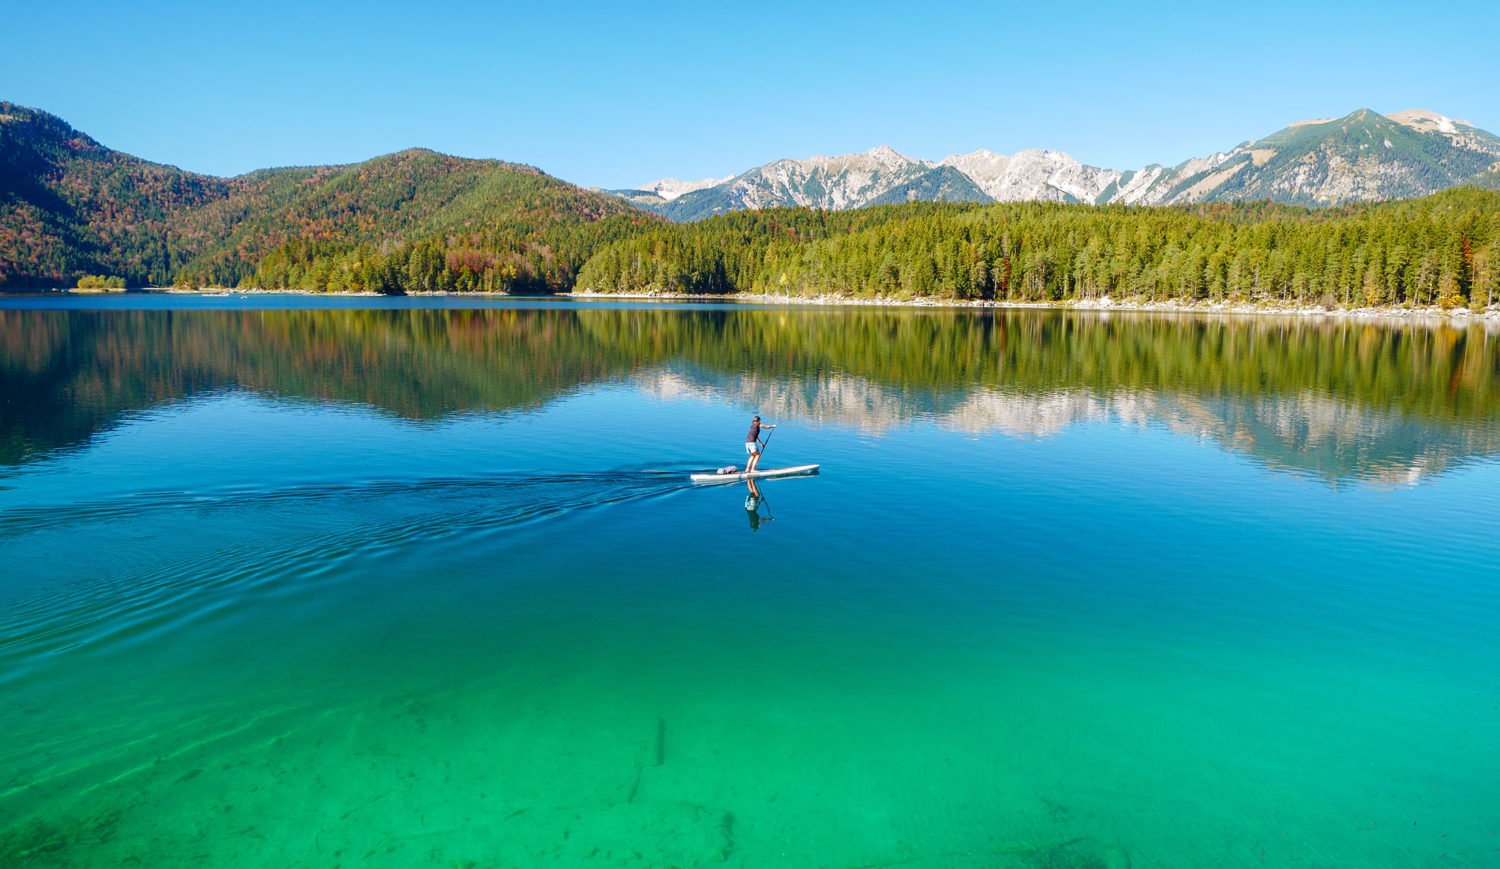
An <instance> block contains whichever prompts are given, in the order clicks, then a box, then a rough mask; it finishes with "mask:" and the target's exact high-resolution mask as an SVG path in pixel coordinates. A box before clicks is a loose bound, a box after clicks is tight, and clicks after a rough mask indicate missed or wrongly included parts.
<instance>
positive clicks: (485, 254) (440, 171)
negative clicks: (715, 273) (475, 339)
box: [0, 103, 659, 292]
mask: <svg viewBox="0 0 1500 869" xmlns="http://www.w3.org/2000/svg"><path fill="white" fill-rule="evenodd" d="M658 221H659V219H658V218H655V217H653V216H651V215H648V214H646V213H644V212H642V211H640V210H638V209H636V208H634V207H632V206H630V205H629V204H627V203H625V202H622V201H620V200H619V199H617V198H615V197H611V196H606V195H602V194H598V193H593V192H590V191H586V190H582V189H580V188H578V187H575V186H573V185H571V184H567V183H565V182H563V181H559V180H557V179H555V178H552V177H551V176H548V175H546V174H545V173H543V172H541V171H539V170H537V169H534V168H532V167H530V166H522V165H519V164H515V163H504V162H500V161H496V160H469V159H462V158H458V157H449V156H445V155H442V154H437V153H434V152H431V151H425V150H410V151H402V152H400V153H397V154H391V155H387V156H384V157H377V158H375V159H373V160H368V161H365V162H363V163H358V164H354V165H350V166H322V167H305V168H289V169H269V170H261V171H257V172H252V173H249V174H247V175H241V176H238V177H235V178H216V177H213V176H208V175H200V174H197V173H192V172H186V171H183V170H181V169H177V168H175V167H171V166H163V165H160V164H156V163H150V162H147V161H144V160H140V159H138V158H135V157H132V156H130V155H127V154H122V153H120V152H118V151H113V150H110V149H108V148H106V147H104V146H102V145H100V144H99V143H98V142H96V141H94V140H93V139H91V138H89V137H88V136H86V135H84V134H82V133H79V132H78V131H76V130H74V129H73V128H72V127H70V126H69V125H68V124H66V123H65V122H63V121H62V120H60V119H58V118H56V117H54V116H52V115H49V114H47V113H45V112H40V111H37V110H34V109H28V108H24V107H21V106H16V105H14V104H11V103H0V286H17V287H19V286H33V287H35V286H62V285H71V284H72V283H73V282H74V281H76V280H77V279H78V278H79V277H80V276H83V275H96V274H97V275H109V276H118V277H123V278H124V279H125V280H126V282H127V283H129V284H131V285H132V286H140V285H163V284H167V283H172V282H177V283H183V284H188V285H194V286H199V285H212V286H237V285H247V286H260V287H273V288H283V287H295V288H306V289H368V290H381V291H387V292H392V291H404V290H412V289H426V290H441V289H452V290H465V289H469V290H472V289H496V290H521V291H526V290H547V289H557V288H560V287H562V286H564V285H567V284H569V283H570V282H571V279H572V275H573V274H574V273H575V272H576V271H577V269H578V267H579V266H581V265H582V263H583V262H584V260H585V259H587V257H588V255H589V254H590V253H591V252H592V251H593V250H594V249H595V248H596V247H597V246H598V245H599V244H601V243H603V242H605V241H608V240H612V239H615V238H618V237H621V236H622V235H623V234H625V233H627V232H629V231H630V230H631V228H632V227H634V226H636V225H639V224H644V223H654V222H658Z"/></svg>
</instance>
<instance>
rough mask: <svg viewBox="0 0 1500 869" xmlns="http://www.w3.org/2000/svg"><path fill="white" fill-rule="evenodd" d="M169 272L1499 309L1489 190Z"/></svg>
mask: <svg viewBox="0 0 1500 869" xmlns="http://www.w3.org/2000/svg"><path fill="white" fill-rule="evenodd" d="M176 283H177V284H178V285H179V286H181V287H189V288H197V287H205V286H217V287H238V288H255V289H262V290H303V291H314V292H375V293H395V294H399V293H421V292H498V293H558V292H574V291H577V292H586V293H603V294H610V293H619V294H654V295H687V296H709V297H715V296H731V295H746V294H749V295H767V296H776V297H783V298H828V297H836V298H842V299H855V300H858V299H877V298H879V299H883V300H947V301H954V302H981V303H982V302H993V303H1018V304H1033V303H1034V304H1048V303H1077V304H1083V305H1085V306H1087V305H1090V304H1099V303H1101V302H1103V303H1105V304H1108V303H1110V302H1104V300H1111V302H1122V301H1124V302H1130V303H1134V304H1137V305H1152V304H1185V305H1205V304H1206V305H1221V306H1222V305H1270V306H1297V305H1302V306H1318V307H1321V308H1326V309H1355V308H1370V307H1375V308H1401V307H1407V308H1446V309H1452V308H1467V309H1471V310H1484V309H1487V308H1490V307H1491V306H1494V305H1496V304H1497V303H1500V192H1493V191H1484V190H1478V189H1456V190H1449V191H1445V192H1442V193H1438V194H1434V195H1432V196H1428V197H1425V198H1422V199H1413V200H1404V201H1397V202H1386V203H1378V204H1362V205H1351V206H1344V207H1337V208H1327V209H1308V208H1301V207H1295V206H1285V205H1277V204H1273V203H1266V202H1253V203H1212V204H1201V205H1196V206H1176V207H1144V206H1090V205H1073V204H1061V203H1038V202H1025V203H1005V204H991V205H973V204H960V203H906V204H901V205H888V206H880V207H873V208H865V209H859V210H853V211H825V210H819V209H807V208H778V209H768V210H763V211H742V212H734V213H730V214H726V215H721V216H718V217H713V218H709V219H707V220H704V221H701V222H697V223H688V224H668V223H664V222H659V221H637V220H630V219H626V218H624V217H623V216H620V215H615V216H609V217H606V218H604V219H601V220H595V221H582V222H579V221H571V222H566V223H551V222H548V221H545V220H537V221H528V222H524V223H522V222H512V223H509V224H502V225H495V226H489V227H487V228H485V229H482V230H475V231H471V232H467V233H452V232H449V233H443V234H441V235H434V236H431V237H426V238H420V239H417V240H413V241H399V242H392V241H385V242H380V243H376V242H371V241H365V242H359V243H350V242H345V241H341V240H339V239H337V238H331V239H323V240H318V241H307V240H302V239H293V240H289V241H285V242H283V243H281V244H278V245H275V246H274V247H272V248H270V249H269V250H268V251H265V252H263V253H259V254H257V255H256V256H255V257H253V258H249V259H246V258H242V259H235V258H232V257H221V258H219V259H218V260H216V261H214V262H212V263H209V264H206V265H204V264H199V265H198V266H196V267H194V266H192V265H188V266H186V267H184V268H183V269H182V270H181V271H180V272H179V273H178V274H177V276H176Z"/></svg>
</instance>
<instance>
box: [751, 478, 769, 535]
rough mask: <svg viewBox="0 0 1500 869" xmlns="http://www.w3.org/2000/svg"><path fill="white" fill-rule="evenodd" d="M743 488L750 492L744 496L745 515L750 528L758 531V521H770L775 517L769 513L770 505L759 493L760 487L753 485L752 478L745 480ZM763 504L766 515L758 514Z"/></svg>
mask: <svg viewBox="0 0 1500 869" xmlns="http://www.w3.org/2000/svg"><path fill="white" fill-rule="evenodd" d="M745 488H747V489H749V490H750V492H749V494H747V495H746V496H745V517H746V518H747V519H749V520H750V530H751V531H759V530H760V523H762V522H770V521H772V520H774V519H775V518H776V517H775V516H772V515H771V506H770V505H769V504H767V503H766V499H765V496H764V495H762V494H761V493H760V487H759V486H757V485H755V481H754V480H746V481H745ZM762 506H765V508H766V515H765V516H762V515H760V508H761V507H762Z"/></svg>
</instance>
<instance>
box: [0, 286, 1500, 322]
mask: <svg viewBox="0 0 1500 869" xmlns="http://www.w3.org/2000/svg"><path fill="white" fill-rule="evenodd" d="M23 292H24V291H23ZM35 292H39V293H46V294H50V293H58V294H59V295H73V294H77V295H97V294H98V293H99V291H90V290H82V291H80V290H76V289H66V290H38V291H35ZM110 292H111V293H120V292H122V291H120V290H113V291H110ZM130 292H132V293H151V294H160V295H181V296H331V297H342V298H348V297H353V298H380V297H383V296H385V295H386V294H385V293H372V292H336V293H330V292H320V291H317V290H262V289H223V288H219V287H203V288H199V289H193V290H185V289H181V288H177V287H143V288H140V289H133V290H130ZM0 295H4V294H0ZM405 295H406V296H408V297H412V298H426V297H443V298H450V297H456V298H483V299H533V300H538V301H543V300H548V299H557V300H578V301H587V302H601V301H603V302H608V301H631V302H643V301H644V302H701V303H714V302H722V303H732V304H751V305H801V306H806V307H832V306H848V307H858V306H866V307H886V308H969V309H1002V310H1003V309H1030V310H1045V311H1083V312H1089V313H1123V314H1135V313H1142V314H1218V315H1223V314H1229V315H1235V316H1262V317H1327V318H1334V319H1349V320H1389V321H1395V322H1411V321H1423V322H1448V323H1455V324H1457V323H1485V324H1489V323H1500V303H1496V304H1492V305H1490V306H1489V307H1488V308H1486V309H1484V310H1479V311H1475V310H1472V309H1470V308H1439V307H1427V308H1404V307H1361V308H1324V307H1323V306H1321V305H1297V304H1277V303H1271V302H1207V301H1202V302H1180V301H1171V300H1166V301H1151V300H1140V299H1123V300H1120V299H1113V298H1109V297H1103V298H1099V299H1082V300H1077V301H1056V302H1014V301H997V300H990V299H968V300H964V299H943V298H902V297H894V296H848V295H843V294H839V293H824V294H820V295H815V296H794V295H779V294H771V293H728V294H722V295H704V294H693V293H665V292H659V291H644V292H631V293H601V292H597V291H591V290H573V291H569V292H565V293H551V294H546V295H532V294H515V293H494V292H451V291H432V292H417V293H407V294H405ZM395 298H400V297H399V296H398V297H395Z"/></svg>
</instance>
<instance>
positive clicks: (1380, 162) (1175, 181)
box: [1121, 109, 1500, 205]
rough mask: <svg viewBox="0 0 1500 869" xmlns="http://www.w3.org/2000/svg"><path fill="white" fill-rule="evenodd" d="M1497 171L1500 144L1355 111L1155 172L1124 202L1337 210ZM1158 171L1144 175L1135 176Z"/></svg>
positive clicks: (1465, 128) (1417, 115)
mask: <svg viewBox="0 0 1500 869" xmlns="http://www.w3.org/2000/svg"><path fill="white" fill-rule="evenodd" d="M1497 163H1500V137H1496V136H1494V135H1492V134H1490V133H1487V132H1485V131H1483V130H1479V129H1476V128H1474V127H1472V126H1469V125H1467V124H1465V123H1463V122H1461V121H1453V120H1452V119H1449V118H1446V117H1444V116H1442V115H1437V114H1435V113H1432V112H1424V111H1410V112H1397V113H1395V114H1394V115H1392V116H1391V117H1386V116H1385V115H1381V114H1378V113H1376V112H1374V111H1371V110H1369V109H1360V110H1359V111H1357V112H1354V113H1352V114H1350V115H1347V116H1345V117H1343V118H1336V119H1332V120H1319V121H1306V122H1301V123H1297V124H1293V125H1292V126H1290V127H1287V128H1286V129H1284V130H1280V131H1278V132H1276V133H1272V134H1271V135H1269V136H1266V137H1265V138H1263V139H1259V140H1257V141H1254V142H1247V143H1245V144H1242V145H1239V146H1237V147H1236V148H1234V149H1233V150H1231V151H1228V152H1225V153H1223V154H1216V155H1214V156H1212V157H1208V158H1203V159H1202V160H1197V161H1189V162H1187V163H1184V164H1182V165H1180V166H1178V167H1175V168H1173V169H1170V170H1166V171H1162V172H1159V173H1156V174H1155V176H1154V177H1153V178H1152V180H1151V182H1150V183H1148V184H1145V185H1141V186H1138V187H1137V188H1136V189H1135V190H1134V191H1132V192H1131V193H1130V194H1128V195H1126V196H1123V197H1121V198H1122V199H1123V201H1129V202H1143V203H1149V204H1178V203H1189V202H1202V201H1207V200H1214V201H1234V200H1244V199H1269V200H1272V201H1275V202H1285V203H1290V204H1295V205H1336V204H1340V203H1345V202H1367V201H1374V200H1386V199H1407V198H1412V197H1416V196H1425V195H1427V194H1429V193H1435V192H1437V191H1439V190H1443V189H1446V188H1449V187H1454V186H1457V185H1459V184H1462V183H1464V182H1465V181H1467V180H1468V179H1470V178H1472V177H1474V176H1475V175H1478V174H1479V173H1481V172H1483V171H1485V170H1487V169H1489V168H1490V167H1492V166H1495V165H1496V164H1497ZM1155 168H1157V167H1148V169H1147V170H1143V173H1144V172H1147V171H1150V170H1151V169H1155Z"/></svg>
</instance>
